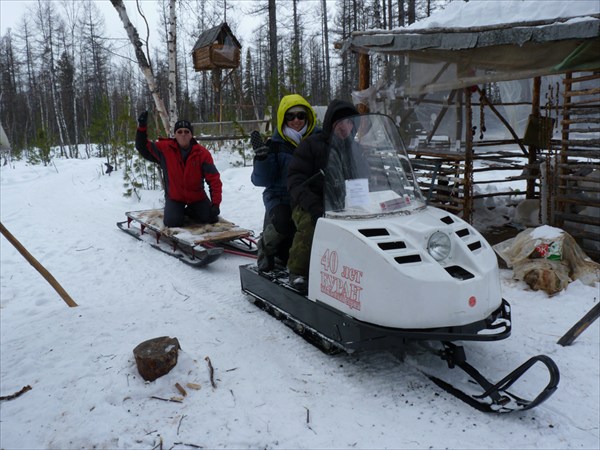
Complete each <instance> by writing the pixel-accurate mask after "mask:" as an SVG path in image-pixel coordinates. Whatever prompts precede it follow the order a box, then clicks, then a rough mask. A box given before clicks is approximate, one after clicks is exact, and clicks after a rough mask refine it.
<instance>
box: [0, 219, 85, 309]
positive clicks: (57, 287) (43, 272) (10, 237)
mask: <svg viewBox="0 0 600 450" xmlns="http://www.w3.org/2000/svg"><path fill="white" fill-rule="evenodd" d="M0 232H2V234H3V235H4V237H5V238H6V239H8V241H9V242H10V243H11V244H12V245H13V246H14V247H15V248H16V249H17V250H18V251H19V253H20V254H21V255H23V256H24V257H25V259H26V260H27V261H28V262H29V264H31V265H32V266H33V267H35V269H36V270H37V271H38V272H39V273H40V274H41V275H42V276H43V277H44V278H45V279H46V281H47V282H48V283H50V285H51V286H52V287H53V288H54V290H55V291H56V292H58V295H60V296H61V297H62V299H63V300H64V301H65V303H66V304H67V305H69V306H70V307H74V306H78V305H77V303H75V301H74V300H73V299H72V298H71V297H70V296H69V294H67V291H65V290H64V289H63V287H62V286H61V285H60V283H59V282H58V281H56V278H54V277H53V276H52V274H51V273H50V272H48V271H47V270H46V268H45V267H44V266H42V265H41V264H40V263H39V261H38V260H37V259H35V258H34V257H33V256H32V255H31V253H29V252H28V251H27V249H26V248H25V247H23V245H22V244H21V243H20V242H19V241H18V240H17V238H16V237H14V236H13V235H12V234H11V233H10V231H8V230H7V229H6V227H5V226H4V225H3V224H2V222H0Z"/></svg>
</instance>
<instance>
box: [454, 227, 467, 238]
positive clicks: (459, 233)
mask: <svg viewBox="0 0 600 450" xmlns="http://www.w3.org/2000/svg"><path fill="white" fill-rule="evenodd" d="M469 234H470V233H469V229H468V228H463V229H462V230H458V231H457V232H456V235H457V236H458V237H465V236H468V235H469Z"/></svg>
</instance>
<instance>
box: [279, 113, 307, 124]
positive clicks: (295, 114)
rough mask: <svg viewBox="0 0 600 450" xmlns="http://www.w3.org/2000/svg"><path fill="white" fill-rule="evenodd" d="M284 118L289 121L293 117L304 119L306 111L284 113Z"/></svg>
mask: <svg viewBox="0 0 600 450" xmlns="http://www.w3.org/2000/svg"><path fill="white" fill-rule="evenodd" d="M284 118H285V121H286V122H291V121H292V120H294V119H298V120H306V113H305V112H297V113H285V116H284Z"/></svg>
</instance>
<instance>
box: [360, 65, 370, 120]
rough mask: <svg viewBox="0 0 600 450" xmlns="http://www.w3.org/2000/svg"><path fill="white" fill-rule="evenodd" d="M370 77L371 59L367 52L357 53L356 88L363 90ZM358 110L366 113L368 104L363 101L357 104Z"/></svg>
mask: <svg viewBox="0 0 600 450" xmlns="http://www.w3.org/2000/svg"><path fill="white" fill-rule="evenodd" d="M370 78H371V59H370V56H369V54H368V53H359V54H358V90H359V91H364V90H365V89H367V88H368V87H369V85H370V81H369V80H370ZM357 109H358V112H359V113H361V114H366V113H368V112H369V106H368V105H367V104H365V103H361V104H359V105H358V108H357Z"/></svg>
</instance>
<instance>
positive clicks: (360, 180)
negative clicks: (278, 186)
mask: <svg viewBox="0 0 600 450" xmlns="http://www.w3.org/2000/svg"><path fill="white" fill-rule="evenodd" d="M351 120H352V121H353V122H354V130H355V133H356V134H355V136H354V139H353V141H352V143H351V145H350V146H346V147H345V149H344V150H343V151H339V150H337V148H338V146H337V145H336V143H335V142H334V139H332V143H331V148H330V155H329V163H328V166H327V167H326V169H325V170H324V171H323V172H322V173H317V174H315V175H314V177H319V176H323V177H325V180H324V183H325V189H324V198H325V215H324V217H322V218H320V219H319V220H318V222H317V225H316V229H315V234H314V240H313V244H312V250H311V260H310V273H309V277H308V293H307V294H306V295H303V294H302V293H301V292H299V291H297V290H295V289H293V288H292V287H291V286H290V285H289V284H288V274H287V271H285V270H281V271H274V272H268V273H263V272H259V271H258V269H257V267H256V265H255V264H249V265H245V266H241V267H240V276H241V285H242V290H243V291H244V292H245V293H247V294H249V295H250V296H251V298H252V301H254V302H255V303H257V304H258V305H259V306H261V307H263V308H264V309H267V310H268V311H269V312H271V313H273V314H274V315H275V316H276V317H279V318H282V319H284V321H285V322H286V323H288V324H290V325H291V326H292V327H293V328H294V329H295V330H296V331H297V332H299V333H301V334H303V335H305V336H308V337H310V338H311V340H312V341H313V342H316V343H317V344H318V345H319V346H320V347H321V348H324V349H341V350H343V351H346V352H353V351H361V350H375V349H392V348H398V347H402V346H403V345H404V344H405V343H406V341H409V340H426V341H440V342H442V344H443V350H441V351H440V352H439V355H440V356H441V357H442V358H443V359H444V360H446V361H447V363H448V365H449V367H454V366H459V367H461V368H462V369H463V370H465V371H466V372H467V373H468V374H469V375H470V376H471V377H472V378H474V379H475V381H477V382H478V383H479V384H480V386H481V387H482V388H483V389H484V391H485V392H483V393H482V394H480V395H467V394H465V393H463V392H462V391H459V390H457V389H455V388H453V387H452V386H450V385H449V384H447V383H445V382H443V381H442V380H440V379H438V378H436V377H430V378H431V379H432V380H433V381H435V382H436V383H437V384H438V385H439V386H441V387H443V388H444V389H446V390H448V391H449V392H451V393H452V394H453V395H456V396H458V397H459V398H461V399H462V400H464V401H466V402H468V403H469V404H471V405H472V406H474V407H476V408H478V409H480V410H482V411H495V412H508V411H513V410H515V409H529V408H532V407H534V406H536V405H538V404H540V403H541V402H542V401H544V400H546V399H547V398H548V397H549V396H550V395H552V393H553V392H554V391H555V390H556V387H557V385H558V381H559V372H558V368H557V367H556V364H555V363H554V361H552V360H551V359H550V358H548V357H547V356H545V355H539V356H536V357H533V358H531V359H530V360H528V361H527V362H526V363H525V364H523V365H522V366H520V367H519V368H518V369H516V370H515V371H514V372H512V373H511V374H509V375H508V376H507V377H505V378H504V379H503V380H501V381H500V382H498V383H496V384H493V383H491V382H489V381H488V380H486V379H485V378H484V377H483V376H482V375H481V374H480V373H479V372H478V371H477V370H476V369H474V368H473V367H472V366H471V365H469V364H468V363H467V362H466V360H465V356H464V350H463V348H462V347H461V346H457V345H455V344H453V343H452V341H470V340H475V341H493V340H500V339H505V338H507V337H508V336H509V335H510V333H511V316H510V306H509V304H508V302H506V300H504V299H503V298H502V293H501V288H500V278H499V271H498V264H497V259H496V255H495V253H494V250H493V249H492V248H491V246H490V245H489V244H488V242H486V240H485V239H484V238H483V237H482V235H481V234H480V233H479V232H478V231H477V230H476V229H475V228H473V227H472V226H471V225H469V224H468V223H466V222H465V221H463V220H462V219H460V218H459V217H457V216H455V215H453V214H451V213H448V212H446V211H443V210H441V209H438V208H434V207H431V206H428V205H427V204H426V202H425V201H424V198H423V195H422V193H421V191H420V189H419V185H418V182H417V180H416V178H415V175H414V172H413V170H412V168H411V164H410V161H409V158H408V155H407V153H406V150H405V148H404V145H403V142H402V139H401V137H400V133H399V131H398V128H397V127H396V126H395V124H394V122H393V120H392V119H391V118H390V117H388V116H385V115H381V114H366V115H360V116H355V117H353V118H351ZM313 179H314V178H313ZM307 182H309V183H310V182H311V179H309V180H307ZM536 363H540V364H541V365H543V366H545V367H546V368H547V370H548V372H549V382H548V384H547V386H546V387H545V388H544V389H543V390H542V391H541V392H540V393H539V394H538V395H537V396H536V397H535V398H534V399H533V400H525V399H523V398H520V397H518V396H516V395H514V394H512V393H510V392H508V391H507V390H506V389H508V387H510V386H511V385H512V384H513V383H514V382H515V381H516V379H517V378H519V377H520V376H521V375H522V374H523V373H524V372H525V371H527V370H528V369H529V368H530V367H531V366H533V365H534V364H536Z"/></svg>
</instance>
